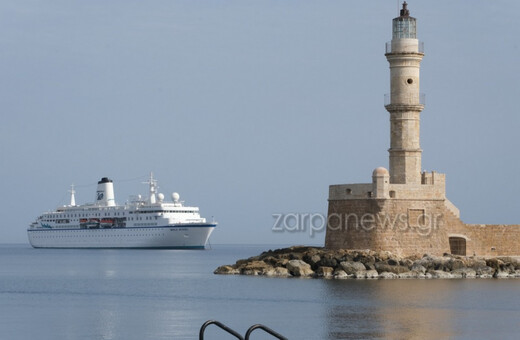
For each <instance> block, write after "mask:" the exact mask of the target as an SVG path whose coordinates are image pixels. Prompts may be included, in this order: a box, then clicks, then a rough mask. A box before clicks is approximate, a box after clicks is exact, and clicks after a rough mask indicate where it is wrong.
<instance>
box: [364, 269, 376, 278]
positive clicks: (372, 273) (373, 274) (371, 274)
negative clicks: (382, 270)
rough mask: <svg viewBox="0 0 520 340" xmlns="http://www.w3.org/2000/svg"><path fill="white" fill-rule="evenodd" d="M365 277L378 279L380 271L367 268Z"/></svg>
mask: <svg viewBox="0 0 520 340" xmlns="http://www.w3.org/2000/svg"><path fill="white" fill-rule="evenodd" d="M365 277H366V278H367V279H377V278H379V273H378V272H377V270H375V269H371V270H367V271H366V273H365Z"/></svg>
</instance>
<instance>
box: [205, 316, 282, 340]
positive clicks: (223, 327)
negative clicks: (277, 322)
mask: <svg viewBox="0 0 520 340" xmlns="http://www.w3.org/2000/svg"><path fill="white" fill-rule="evenodd" d="M209 325H215V326H217V327H219V328H220V329H222V330H224V331H225V332H227V333H229V334H231V335H233V336H234V337H235V338H237V339H240V340H249V337H250V336H251V333H252V332H253V331H254V330H256V329H261V330H263V331H264V332H266V333H268V334H270V335H272V336H274V337H275V338H277V339H280V340H288V339H287V338H286V337H284V336H283V335H281V334H280V333H277V332H275V331H273V330H272V329H271V328H269V327H267V326H265V325H261V324H256V325H253V326H251V327H249V329H248V330H247V332H246V337H245V339H244V337H242V335H240V334H239V333H238V332H237V331H235V330H233V329H231V328H229V327H228V326H226V325H224V324H223V323H222V322H219V321H216V320H208V321H206V322H204V323H203V324H202V326H201V327H200V331H199V340H204V332H205V331H206V328H207V327H208V326H209Z"/></svg>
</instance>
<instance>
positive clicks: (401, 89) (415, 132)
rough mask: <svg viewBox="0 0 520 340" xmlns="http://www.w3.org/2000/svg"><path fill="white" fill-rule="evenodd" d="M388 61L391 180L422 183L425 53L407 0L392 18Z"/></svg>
mask: <svg viewBox="0 0 520 340" xmlns="http://www.w3.org/2000/svg"><path fill="white" fill-rule="evenodd" d="M385 55H386V59H387V60H388V62H389V63H390V94H389V95H387V96H386V98H385V108H386V110H387V111H388V112H389V113H390V149H389V150H388V152H389V153H390V183H394V184H418V183H421V152H422V150H421V146H420V142H419V135H420V131H419V127H420V124H419V122H420V113H421V111H422V110H423V108H424V105H423V100H422V96H421V94H420V93H419V70H420V63H421V60H422V58H423V56H424V53H423V48H422V44H420V43H419V40H417V21H416V19H415V18H412V17H411V16H410V11H409V10H408V8H407V4H406V1H405V2H404V3H403V8H402V9H401V12H400V16H399V17H397V18H395V19H393V21H392V41H391V42H389V43H387V45H386V54H385Z"/></svg>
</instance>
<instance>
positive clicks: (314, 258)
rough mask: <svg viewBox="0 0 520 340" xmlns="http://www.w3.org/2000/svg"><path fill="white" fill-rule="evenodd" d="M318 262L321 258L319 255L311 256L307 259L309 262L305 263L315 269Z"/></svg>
mask: <svg viewBox="0 0 520 340" xmlns="http://www.w3.org/2000/svg"><path fill="white" fill-rule="evenodd" d="M320 260H321V257H320V256H319V255H313V256H311V258H310V259H309V261H308V262H307V263H309V264H310V265H311V267H312V268H317V266H318V262H320Z"/></svg>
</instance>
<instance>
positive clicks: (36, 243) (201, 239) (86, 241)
mask: <svg viewBox="0 0 520 340" xmlns="http://www.w3.org/2000/svg"><path fill="white" fill-rule="evenodd" d="M147 183H148V184H149V188H150V192H149V196H148V197H147V198H142V197H141V196H140V195H138V196H134V197H132V198H131V199H130V200H129V201H128V202H127V203H126V204H125V205H117V204H116V202H115V195H114V185H113V181H112V180H110V179H108V178H107V177H103V178H102V179H101V180H100V181H99V182H98V185H97V191H96V200H95V202H94V203H90V204H84V205H76V200H75V190H74V187H73V188H72V189H71V190H70V194H71V197H70V204H69V205H64V206H61V207H58V208H57V209H56V210H55V211H52V212H46V213H43V214H42V215H40V216H39V217H38V218H37V219H36V221H34V222H33V223H31V225H30V226H29V228H28V229H27V233H28V237H29V242H30V243H31V245H32V246H33V247H35V248H172V249H176V248H179V249H180V248H191V249H204V248H205V245H206V243H207V241H208V238H209V236H210V234H211V232H212V231H213V229H214V228H215V227H216V225H217V223H215V222H211V223H208V222H206V219H205V218H203V217H201V216H200V213H199V208H198V207H190V206H185V205H184V204H183V202H182V201H181V200H180V196H179V194H178V193H176V192H174V193H173V194H172V197H171V198H172V200H171V201H166V200H165V196H164V195H163V194H162V193H157V181H156V180H155V179H154V178H153V175H150V179H149V181H148V182H147Z"/></svg>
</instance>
